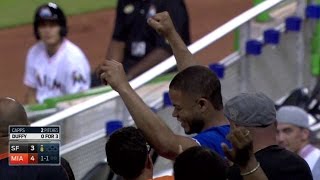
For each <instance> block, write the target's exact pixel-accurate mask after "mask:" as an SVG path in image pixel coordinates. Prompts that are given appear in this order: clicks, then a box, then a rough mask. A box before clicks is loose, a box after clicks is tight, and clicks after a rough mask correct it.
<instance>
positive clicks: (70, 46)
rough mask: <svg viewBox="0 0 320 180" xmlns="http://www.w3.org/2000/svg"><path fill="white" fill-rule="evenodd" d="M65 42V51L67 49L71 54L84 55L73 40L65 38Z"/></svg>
mask: <svg viewBox="0 0 320 180" xmlns="http://www.w3.org/2000/svg"><path fill="white" fill-rule="evenodd" d="M64 44H65V47H64V51H67V52H68V53H69V55H71V56H77V55H80V56H82V55H84V53H83V51H82V50H81V49H80V47H79V46H77V45H76V44H75V43H73V42H71V41H70V40H68V39H65V40H64Z"/></svg>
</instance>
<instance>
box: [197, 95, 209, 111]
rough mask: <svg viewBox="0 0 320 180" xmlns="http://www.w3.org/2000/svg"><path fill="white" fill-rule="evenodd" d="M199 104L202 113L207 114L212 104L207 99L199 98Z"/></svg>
mask: <svg viewBox="0 0 320 180" xmlns="http://www.w3.org/2000/svg"><path fill="white" fill-rule="evenodd" d="M197 104H198V106H199V108H200V111H201V112H205V111H207V109H208V108H209V105H210V102H209V101H208V100H207V99H205V98H199V99H198V100H197Z"/></svg>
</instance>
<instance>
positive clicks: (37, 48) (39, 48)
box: [28, 41, 45, 59]
mask: <svg viewBox="0 0 320 180" xmlns="http://www.w3.org/2000/svg"><path fill="white" fill-rule="evenodd" d="M44 50H45V46H44V44H43V43H42V42H41V41H38V42H37V43H35V44H34V45H32V46H31V47H30V48H29V50H28V57H32V58H31V59H33V58H34V56H36V55H39V53H41V52H43V51H44Z"/></svg>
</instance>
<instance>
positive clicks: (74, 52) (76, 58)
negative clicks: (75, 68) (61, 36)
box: [63, 39, 88, 64]
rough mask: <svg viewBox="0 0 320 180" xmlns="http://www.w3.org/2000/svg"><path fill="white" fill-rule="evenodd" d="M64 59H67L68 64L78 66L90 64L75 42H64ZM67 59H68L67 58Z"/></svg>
mask: <svg viewBox="0 0 320 180" xmlns="http://www.w3.org/2000/svg"><path fill="white" fill-rule="evenodd" d="M63 51H64V52H63V53H64V56H63V57H64V58H65V59H66V60H65V61H63V62H65V63H68V64H78V63H88V62H87V61H88V60H87V58H86V56H85V54H84V53H83V51H82V50H81V49H80V48H79V47H78V46H77V45H76V44H74V43H73V42H71V41H69V40H67V39H66V40H65V42H64V49H63ZM66 57H67V58H66Z"/></svg>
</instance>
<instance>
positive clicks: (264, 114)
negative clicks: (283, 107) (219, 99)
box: [224, 93, 276, 127]
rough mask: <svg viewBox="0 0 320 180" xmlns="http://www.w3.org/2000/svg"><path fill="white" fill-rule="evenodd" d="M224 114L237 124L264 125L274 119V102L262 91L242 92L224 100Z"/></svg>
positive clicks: (248, 125) (267, 124) (247, 125)
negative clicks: (226, 100)
mask: <svg viewBox="0 0 320 180" xmlns="http://www.w3.org/2000/svg"><path fill="white" fill-rule="evenodd" d="M224 114H225V116H226V117H227V118H228V119H229V120H231V121H233V122H234V123H236V124H237V125H241V126H246V127H265V126H269V125H270V124H272V123H273V122H275V121H276V109H275V105H274V102H273V101H272V100H271V99H270V98H268V97H267V96H266V95H265V94H263V93H242V94H240V95H238V96H235V97H234V98H232V99H230V100H229V101H228V102H226V104H225V107H224Z"/></svg>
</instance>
